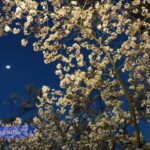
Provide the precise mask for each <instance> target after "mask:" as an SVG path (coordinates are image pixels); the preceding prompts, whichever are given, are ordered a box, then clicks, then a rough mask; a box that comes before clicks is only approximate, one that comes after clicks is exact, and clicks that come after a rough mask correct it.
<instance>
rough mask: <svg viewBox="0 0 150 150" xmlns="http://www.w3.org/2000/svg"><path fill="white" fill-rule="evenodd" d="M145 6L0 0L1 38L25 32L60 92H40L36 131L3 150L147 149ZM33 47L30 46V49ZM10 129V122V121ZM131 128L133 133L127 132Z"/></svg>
mask: <svg viewBox="0 0 150 150" xmlns="http://www.w3.org/2000/svg"><path fill="white" fill-rule="evenodd" d="M149 6H150V1H149V0H133V1H128V0H119V1H113V0H97V1H96V0H95V1H94V0H83V1H81V0H72V1H71V0H51V1H48V0H40V1H38V0H37V1H36V0H22V1H20V0H14V1H13V0H4V2H3V3H2V6H1V8H2V12H1V16H0V22H1V24H0V29H1V31H0V35H1V36H3V35H5V34H7V33H9V32H11V33H13V34H19V33H20V32H21V33H23V34H24V39H22V40H21V44H22V46H26V45H27V44H29V43H31V42H30V41H31V40H30V39H31V37H33V38H35V42H33V49H34V51H41V52H42V53H43V56H44V62H45V64H48V63H53V62H55V63H56V71H55V73H56V76H58V77H59V79H60V85H59V86H60V89H59V90H55V89H53V88H51V87H47V86H43V88H42V92H43V94H42V96H39V97H38V99H39V103H38V104H37V107H38V109H39V113H38V114H39V117H35V118H34V119H33V123H32V124H34V125H36V126H37V129H36V131H35V133H34V134H32V135H31V136H29V137H27V138H24V139H20V140H15V141H11V145H10V148H18V147H20V149H54V148H57V149H58V148H60V149H64V150H67V149H68V150H70V149H75V150H84V149H86V150H88V149H89V150H90V149H91V150H92V149H93V150H99V149H102V150H103V149H112V150H113V149H117V148H119V149H126V150H127V149H136V148H139V149H140V148H141V149H149V148H150V146H149V144H148V142H146V141H145V138H144V136H143V135H142V132H141V128H140V126H139V123H140V122H141V121H145V122H146V123H147V124H149V123H150V120H149V119H150V38H149V37H150V32H149V31H150V12H149V11H150V10H149V8H150V7H149ZM31 44H32V43H31ZM15 123H16V122H15ZM129 127H132V128H133V131H130V132H129V131H128V128H129Z"/></svg>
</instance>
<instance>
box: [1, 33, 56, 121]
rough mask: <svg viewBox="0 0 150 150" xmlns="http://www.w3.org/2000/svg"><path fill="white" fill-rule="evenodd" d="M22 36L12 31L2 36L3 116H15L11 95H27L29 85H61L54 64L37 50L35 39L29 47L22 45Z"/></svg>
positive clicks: (39, 86)
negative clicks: (26, 86)
mask: <svg viewBox="0 0 150 150" xmlns="http://www.w3.org/2000/svg"><path fill="white" fill-rule="evenodd" d="M20 39H21V37H18V36H15V35H11V34H9V35H6V36H4V37H0V119H1V118H5V117H10V116H11V115H12V112H11V109H10V107H11V106H10V99H9V95H10V94H12V93H14V92H15V93H18V94H19V95H21V96H25V92H26V91H25V85H27V84H30V83H34V86H35V88H41V87H42V85H48V86H51V85H52V87H55V86H56V85H57V80H56V79H55V78H56V77H55V76H54V65H45V64H44V62H43V56H42V52H35V51H33V48H32V42H33V41H32V39H31V40H30V42H29V44H28V46H27V47H22V46H21V44H20ZM14 107H15V106H14ZM16 109H17V108H16ZM14 111H15V112H13V113H17V110H14Z"/></svg>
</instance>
